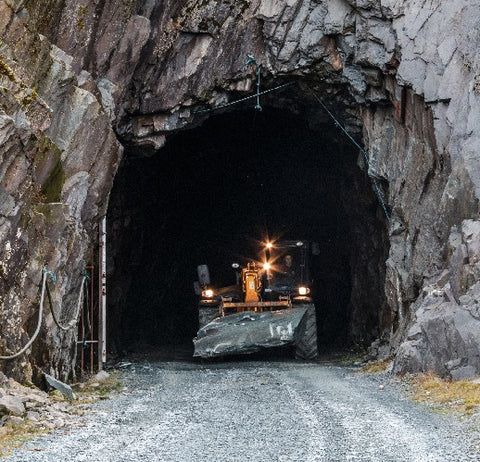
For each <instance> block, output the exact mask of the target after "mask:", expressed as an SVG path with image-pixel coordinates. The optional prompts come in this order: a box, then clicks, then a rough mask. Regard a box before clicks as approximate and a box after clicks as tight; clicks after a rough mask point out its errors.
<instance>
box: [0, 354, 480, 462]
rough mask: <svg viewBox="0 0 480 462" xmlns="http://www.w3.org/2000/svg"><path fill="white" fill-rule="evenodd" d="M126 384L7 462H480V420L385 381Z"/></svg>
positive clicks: (274, 375)
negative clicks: (438, 407)
mask: <svg viewBox="0 0 480 462" xmlns="http://www.w3.org/2000/svg"><path fill="white" fill-rule="evenodd" d="M125 383H126V386H127V388H128V392H126V393H124V394H120V395H117V396H114V397H113V398H112V399H110V400H108V401H102V402H99V403H98V404H96V405H95V406H94V411H93V413H92V414H91V415H90V416H89V417H87V418H86V419H84V420H83V421H82V426H79V427H78V428H75V429H73V430H72V429H70V430H69V431H68V432H67V431H65V432H63V433H61V432H56V433H54V434H51V435H48V436H45V437H42V438H38V439H36V440H33V441H31V442H28V443H26V444H25V446H24V448H23V449H21V450H16V451H15V452H14V453H13V454H12V455H11V456H10V457H6V458H5V461H10V462H13V461H17V462H20V461H21V462H41V461H49V462H50V461H52V462H53V461H59V460H75V461H76V462H80V461H88V462H93V461H112V462H113V461H115V462H119V461H125V462H126V461H128V462H135V461H147V462H148V461H179V462H189V461H195V462H197V461H241V462H244V461H261V462H267V461H302V462H304V461H342V462H343V461H382V462H386V461H402V462H405V461H422V462H425V461H464V460H475V461H478V460H480V452H479V451H480V442H479V436H478V435H479V430H478V420H475V419H467V420H465V421H460V420H459V419H458V418H456V417H454V416H451V415H449V416H445V415H440V414H436V413H433V412H432V411H431V410H429V409H428V408H426V407H425V406H422V405H418V404H415V403H413V402H411V401H409V400H408V399H406V398H404V397H403V393H402V389H401V386H400V385H399V384H398V383H397V382H395V381H394V380H393V379H389V378H388V377H387V376H385V375H384V376H365V375H363V374H359V373H357V372H355V370H354V369H352V368H346V367H339V366H333V365H328V364H317V363H298V362H273V361H272V362H253V361H244V362H232V363H229V362H222V363H211V364H199V363H192V362H188V361H176V362H169V361H163V362H138V363H134V364H133V365H132V366H131V368H130V370H129V371H127V372H126V373H125ZM382 388H383V389H382ZM475 423H476V424H475ZM475 425H477V426H476V427H475Z"/></svg>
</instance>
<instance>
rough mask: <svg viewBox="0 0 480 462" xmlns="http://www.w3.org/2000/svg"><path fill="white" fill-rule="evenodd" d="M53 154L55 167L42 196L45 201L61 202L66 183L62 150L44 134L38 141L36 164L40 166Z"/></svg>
mask: <svg viewBox="0 0 480 462" xmlns="http://www.w3.org/2000/svg"><path fill="white" fill-rule="evenodd" d="M52 156H53V157H54V165H53V168H52V169H51V170H50V174H49V175H48V178H47V179H46V180H45V182H44V183H43V185H42V188H41V190H40V193H41V196H40V197H43V198H44V202H45V203H49V202H60V200H61V194H62V188H63V185H64V183H65V171H64V170H63V165H62V160H61V156H62V152H61V151H60V149H58V147H57V145H56V144H55V143H53V142H52V140H51V139H50V138H48V137H46V136H44V137H42V138H41V139H40V141H39V143H38V152H37V155H36V157H35V165H36V166H39V165H41V164H42V163H43V162H45V161H47V160H51V158H52Z"/></svg>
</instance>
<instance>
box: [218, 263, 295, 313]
mask: <svg viewBox="0 0 480 462" xmlns="http://www.w3.org/2000/svg"><path fill="white" fill-rule="evenodd" d="M242 290H243V294H244V301H243V302H232V301H231V298H230V299H222V303H220V305H219V311H220V315H221V316H225V314H226V310H229V311H230V312H231V311H232V310H233V311H234V312H241V311H255V312H261V311H265V310H272V309H279V308H291V307H292V303H291V300H290V297H280V300H279V301H270V302H262V301H261V299H260V291H261V290H262V268H261V267H259V266H258V265H257V264H256V263H255V262H251V263H248V264H247V267H246V268H243V269H242Z"/></svg>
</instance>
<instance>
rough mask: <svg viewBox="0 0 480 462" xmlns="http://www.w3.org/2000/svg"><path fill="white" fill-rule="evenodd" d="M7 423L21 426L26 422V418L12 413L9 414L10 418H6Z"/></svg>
mask: <svg viewBox="0 0 480 462" xmlns="http://www.w3.org/2000/svg"><path fill="white" fill-rule="evenodd" d="M6 423H7V424H10V425H15V426H21V425H23V424H24V423H25V420H23V419H22V418H21V417H19V416H16V415H11V416H8V419H7V420H6Z"/></svg>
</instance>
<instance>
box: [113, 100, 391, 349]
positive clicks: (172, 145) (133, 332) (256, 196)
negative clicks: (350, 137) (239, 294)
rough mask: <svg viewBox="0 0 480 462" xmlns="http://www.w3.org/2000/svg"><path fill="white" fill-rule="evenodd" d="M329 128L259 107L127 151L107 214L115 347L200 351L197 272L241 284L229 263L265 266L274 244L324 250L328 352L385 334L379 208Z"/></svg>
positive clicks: (322, 333) (317, 293)
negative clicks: (196, 341)
mask: <svg viewBox="0 0 480 462" xmlns="http://www.w3.org/2000/svg"><path fill="white" fill-rule="evenodd" d="M323 128H324V129H322V130H318V129H317V130H315V131H314V130H312V129H310V128H309V126H308V123H307V121H305V120H302V119H301V118H299V117H296V116H294V115H290V114H289V113H287V112H285V111H280V110H276V109H269V108H265V109H264V110H263V111H262V112H258V111H254V110H253V109H252V110H251V111H244V112H235V113H227V114H222V115H216V116H211V117H210V118H209V119H208V120H207V121H206V122H204V124H203V125H202V126H200V127H197V128H194V129H190V130H185V131H181V132H178V133H177V134H176V135H174V136H171V137H170V138H169V139H168V142H167V144H166V146H165V147H164V148H163V149H161V150H160V151H159V152H158V153H156V154H155V155H153V156H150V157H146V156H145V153H144V152H143V151H142V149H141V148H139V147H131V148H127V149H126V153H125V157H124V161H123V163H122V165H121V167H120V170H119V172H118V174H117V177H116V179H115V183H114V188H113V191H112V194H111V198H110V205H109V210H108V215H107V218H108V226H109V230H108V233H109V247H108V255H109V265H108V266H109V271H108V278H109V280H108V287H109V308H108V309H109V313H108V316H109V335H108V338H109V349H111V350H112V351H114V352H117V353H120V352H123V353H125V352H130V351H142V349H146V348H158V347H162V346H165V345H172V344H180V343H184V344H191V340H192V338H193V337H194V336H195V334H196V331H197V329H198V316H197V303H198V297H197V296H196V295H195V293H194V290H193V283H194V281H195V280H196V279H197V274H196V267H197V265H199V264H208V266H209V269H210V275H211V279H212V283H213V284H215V285H218V286H221V285H228V284H231V283H234V280H235V275H234V272H233V270H232V268H231V263H232V262H234V261H239V260H240V261H242V259H244V258H257V256H258V253H259V251H260V249H261V243H262V241H265V240H266V239H267V238H269V239H273V238H277V239H278V238H282V239H303V240H311V241H315V242H318V243H319V248H320V253H319V255H317V256H315V257H313V259H312V273H313V277H314V286H313V290H312V292H313V297H314V301H315V304H316V310H317V326H318V343H319V346H320V348H334V347H340V346H342V345H343V346H345V345H348V344H350V343H352V342H362V341H363V342H368V341H372V340H373V339H374V338H376V336H378V318H379V314H378V313H379V311H380V309H381V305H382V303H384V301H383V298H382V294H381V292H383V289H382V288H381V287H382V276H381V274H380V273H381V271H380V269H381V266H382V264H383V262H384V259H385V245H384V244H383V243H384V242H385V239H384V237H383V236H382V233H383V231H382V227H383V226H384V225H383V222H382V219H381V216H380V215H381V214H380V212H379V207H378V202H377V200H376V198H375V195H374V193H373V191H372V188H371V184H370V181H369V179H368V177H367V175H366V173H365V172H364V171H363V170H362V169H361V168H360V167H359V162H358V152H357V151H356V150H355V149H354V148H352V147H351V145H350V144H348V143H347V142H346V141H345V139H344V138H343V137H342V136H341V134H340V133H339V132H338V130H336V128H335V127H334V126H333V124H332V125H328V126H327V125H325V126H324V127H323ZM375 235H378V239H377V238H376V237H375ZM374 242H377V243H376V244H372V243H374ZM378 242H381V243H382V244H381V245H379V244H378ZM375 287H376V288H377V290H376V291H375V293H376V295H372V288H375Z"/></svg>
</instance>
